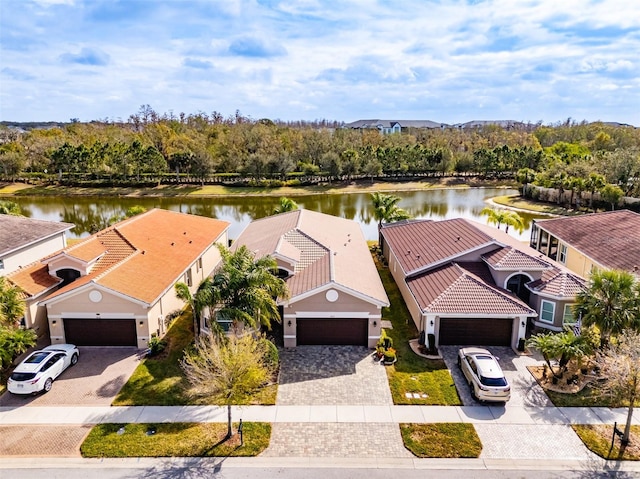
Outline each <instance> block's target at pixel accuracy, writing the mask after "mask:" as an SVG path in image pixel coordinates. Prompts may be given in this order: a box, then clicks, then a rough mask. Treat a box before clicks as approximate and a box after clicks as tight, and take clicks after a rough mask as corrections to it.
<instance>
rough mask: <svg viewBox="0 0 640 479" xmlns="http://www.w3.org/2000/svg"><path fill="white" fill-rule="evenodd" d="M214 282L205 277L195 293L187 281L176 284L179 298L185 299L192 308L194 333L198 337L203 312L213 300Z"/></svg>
mask: <svg viewBox="0 0 640 479" xmlns="http://www.w3.org/2000/svg"><path fill="white" fill-rule="evenodd" d="M212 284H213V283H212V281H211V278H205V279H203V280H202V281H201V282H200V284H199V285H198V289H197V290H196V292H195V293H194V294H191V290H190V289H189V286H188V285H186V284H185V283H177V284H176V285H175V290H176V296H177V297H178V299H181V300H182V301H184V302H185V303H186V304H188V305H189V307H190V308H191V314H192V315H193V333H194V334H195V335H196V337H197V336H198V335H199V334H200V328H201V318H202V313H203V311H204V310H205V309H206V308H207V307H210V305H211V304H212V302H213V301H212V300H213V293H212ZM211 326H212V327H213V326H214V325H213V324H212V325H211Z"/></svg>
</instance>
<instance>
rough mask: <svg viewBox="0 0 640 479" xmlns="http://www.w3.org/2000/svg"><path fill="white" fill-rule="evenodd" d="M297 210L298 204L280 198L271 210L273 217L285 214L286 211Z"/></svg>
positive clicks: (289, 199) (288, 199)
mask: <svg viewBox="0 0 640 479" xmlns="http://www.w3.org/2000/svg"><path fill="white" fill-rule="evenodd" d="M297 209H298V204H297V203H296V202H295V201H293V200H292V199H291V198H286V197H282V198H280V203H279V204H278V206H276V207H275V208H274V209H273V214H274V215H279V214H280V213H286V212H288V211H294V210H297Z"/></svg>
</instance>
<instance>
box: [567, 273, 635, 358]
mask: <svg viewBox="0 0 640 479" xmlns="http://www.w3.org/2000/svg"><path fill="white" fill-rule="evenodd" d="M639 290H640V287H639V286H638V285H637V284H636V282H635V277H634V275H633V274H631V273H629V272H627V271H621V270H595V271H594V272H592V273H591V277H590V278H589V285H588V287H587V289H585V290H583V291H581V292H580V293H578V295H577V296H576V306H575V311H576V312H577V313H578V314H579V315H581V316H582V323H583V324H584V325H585V326H590V325H595V326H596V327H597V328H598V329H599V330H600V346H601V347H604V346H606V345H607V344H608V343H609V339H610V338H611V336H612V335H615V334H619V333H620V332H622V331H623V330H624V329H625V328H629V327H631V328H634V329H640V319H639V318H640V291H639Z"/></svg>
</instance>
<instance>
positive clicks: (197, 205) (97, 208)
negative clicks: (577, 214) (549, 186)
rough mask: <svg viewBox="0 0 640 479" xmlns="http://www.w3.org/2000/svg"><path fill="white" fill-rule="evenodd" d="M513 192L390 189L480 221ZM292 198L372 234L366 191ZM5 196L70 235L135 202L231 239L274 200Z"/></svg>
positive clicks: (416, 207) (423, 214) (434, 214)
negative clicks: (217, 226)
mask: <svg viewBox="0 0 640 479" xmlns="http://www.w3.org/2000/svg"><path fill="white" fill-rule="evenodd" d="M517 193H518V191H517V190H515V189H504V188H500V189H498V188H467V189H433V190H422V191H399V192H395V193H394V194H396V195H397V196H399V197H400V198H401V201H400V203H399V206H400V207H401V208H404V209H405V210H407V211H408V212H409V213H410V214H411V215H412V216H413V217H414V218H430V219H434V220H439V219H448V218H459V217H461V218H468V219H473V220H476V221H478V222H481V223H486V217H484V216H481V215H480V212H481V211H482V209H483V208H484V207H486V206H487V203H486V200H487V199H488V198H492V197H494V196H500V195H513V194H517ZM293 199H294V200H295V201H296V203H298V205H299V206H300V207H301V208H305V209H310V210H314V211H320V212H322V213H327V214H331V215H335V216H341V217H344V218H348V219H352V220H355V221H357V222H358V223H360V225H361V226H362V229H363V232H364V235H365V237H366V238H367V239H368V240H377V239H378V236H377V223H376V221H375V219H374V218H373V208H372V206H371V198H370V195H369V193H353V194H344V195H340V194H320V195H308V196H295V197H293ZM11 201H15V202H16V203H18V204H19V205H20V207H21V208H22V211H23V214H24V215H25V216H28V217H31V218H36V219H45V220H52V221H65V222H68V223H73V224H75V225H76V227H75V228H73V229H72V230H71V232H70V234H69V236H70V237H71V238H79V237H84V236H87V235H89V234H90V232H95V231H99V230H100V229H102V228H104V227H106V226H107V225H108V224H109V222H110V221H111V220H112V219H113V218H118V217H122V216H123V214H124V212H125V211H126V210H127V209H129V208H131V207H132V206H136V205H140V206H143V207H145V208H147V209H151V208H163V209H168V210H172V211H181V212H183V213H191V214H196V215H201V216H207V217H210V218H218V219H221V220H226V221H229V222H230V223H231V226H230V228H229V237H230V238H232V239H234V238H237V237H238V235H239V234H240V232H241V231H242V230H243V229H244V228H245V227H246V226H247V225H248V224H249V222H250V221H251V220H253V219H257V218H263V217H265V216H268V215H270V214H272V212H273V209H274V208H275V207H276V206H277V204H278V203H279V199H278V198H277V197H270V196H258V197H257V196H240V195H234V196H228V197H222V198H198V197H163V198H149V197H136V198H120V197H13V198H11ZM521 215H522V217H523V219H524V223H525V231H524V232H523V233H522V234H519V235H518V234H517V233H515V232H513V231H510V233H513V234H514V235H516V236H517V237H518V238H520V239H522V240H523V241H526V240H528V238H529V233H530V228H531V220H532V219H534V218H539V217H541V216H539V215H531V214H526V213H521Z"/></svg>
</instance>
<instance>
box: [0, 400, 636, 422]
mask: <svg viewBox="0 0 640 479" xmlns="http://www.w3.org/2000/svg"><path fill="white" fill-rule="evenodd" d="M232 414H233V420H234V421H238V420H239V419H242V420H243V421H263V422H270V423H391V424H398V423H407V422H408V423H441V422H465V423H471V424H513V425H518V424H519V425H569V424H613V422H614V421H617V422H618V424H620V423H624V422H625V421H626V416H627V409H626V408H616V409H612V408H604V407H591V408H579V407H560V408H558V407H554V406H552V407H544V408H534V407H527V406H513V407H512V406H509V405H507V407H504V406H395V405H389V406H381V405H374V406H364V405H360V406H348V405H345V406H341V405H335V406H329V405H320V406H313V405H308V406H232ZM633 417H634V420H633V424H640V409H636V410H635V411H634V416H633ZM226 420H227V408H226V407H224V406H115V407H109V406H97V407H78V406H74V407H36V406H31V407H0V425H16V424H25V425H29V424H30V425H45V424H74V425H85V424H89V425H90V424H101V423H149V422H156V423H162V422H226Z"/></svg>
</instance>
